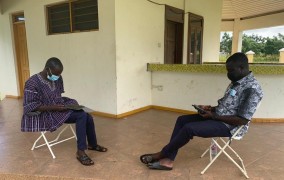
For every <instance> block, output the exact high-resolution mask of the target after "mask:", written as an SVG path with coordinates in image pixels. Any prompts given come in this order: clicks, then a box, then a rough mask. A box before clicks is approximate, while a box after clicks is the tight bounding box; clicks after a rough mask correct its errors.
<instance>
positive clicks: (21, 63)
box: [12, 13, 30, 97]
mask: <svg viewBox="0 0 284 180" xmlns="http://www.w3.org/2000/svg"><path fill="white" fill-rule="evenodd" d="M12 18H13V30H14V41H15V53H16V62H17V70H18V71H17V74H18V91H19V96H20V97H23V95H24V86H25V82H26V81H27V80H28V78H29V77H30V68H29V59H28V48H27V37H26V27H25V16H24V13H17V14H13V15H12Z"/></svg>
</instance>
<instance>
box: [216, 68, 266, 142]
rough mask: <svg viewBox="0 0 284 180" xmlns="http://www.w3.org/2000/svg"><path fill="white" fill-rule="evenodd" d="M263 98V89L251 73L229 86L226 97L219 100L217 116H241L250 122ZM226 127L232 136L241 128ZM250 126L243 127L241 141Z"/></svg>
mask: <svg viewBox="0 0 284 180" xmlns="http://www.w3.org/2000/svg"><path fill="white" fill-rule="evenodd" d="M262 97H263V92H262V89H261V87H260V85H259V83H258V82H257V80H256V79H255V77H254V76H253V73H252V72H250V73H249V74H248V75H247V76H246V77H244V78H242V79H240V80H239V81H237V82H234V83H231V84H230V85H229V86H228V88H227V90H226V92H225V95H224V97H223V98H221V99H219V100H218V106H217V107H216V109H215V110H216V114H217V115H219V116H225V115H233V116H239V117H241V118H245V119H247V120H248V121H250V120H251V119H252V116H253V114H254V113H255V111H256V109H257V107H258V104H259V103H260V101H261V99H262ZM225 125H226V126H227V127H228V128H229V129H231V134H232V135H233V134H234V133H235V132H236V130H237V129H238V128H239V126H237V127H236V126H233V125H229V124H226V123H225ZM248 125H249V123H248V124H247V125H245V126H244V127H243V129H242V130H241V131H240V132H239V133H238V135H237V138H239V139H240V138H241V137H242V136H243V135H244V134H245V133H246V132H247V130H248Z"/></svg>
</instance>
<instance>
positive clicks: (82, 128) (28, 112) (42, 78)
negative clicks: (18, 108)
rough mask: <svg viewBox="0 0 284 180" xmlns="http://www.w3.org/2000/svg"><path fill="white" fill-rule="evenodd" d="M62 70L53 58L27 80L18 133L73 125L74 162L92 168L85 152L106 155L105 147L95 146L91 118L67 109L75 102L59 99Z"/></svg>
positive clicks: (94, 133)
mask: <svg viewBox="0 0 284 180" xmlns="http://www.w3.org/2000/svg"><path fill="white" fill-rule="evenodd" d="M62 71H63V65H62V63H61V61H60V60H59V59H57V58H54V57H53V58H50V59H48V60H47V62H46V64H45V67H44V69H43V71H41V72H40V73H38V74H35V75H33V76H31V77H30V78H29V79H28V80H27V81H26V84H25V89H24V115H23V118H22V125H21V130H22V131H24V132H37V131H55V130H56V129H57V128H59V127H60V126H61V125H62V124H63V123H76V135H77V153H76V156H77V159H78V160H79V161H80V162H81V163H82V164H83V165H93V164H94V162H93V161H92V159H90V158H89V157H88V156H87V154H86V153H85V150H86V149H89V150H95V151H100V152H106V151H107V148H105V147H102V146H100V145H98V144H97V139H96V132H95V125H94V122H93V118H92V116H91V115H89V114H88V113H86V112H85V111H83V110H78V111H76V110H70V109H67V107H66V106H67V105H78V103H77V101H76V100H74V99H70V98H67V97H62V96H61V94H62V93H64V88H63V79H62V76H61V73H62ZM86 137H87V140H88V145H87V142H86Z"/></svg>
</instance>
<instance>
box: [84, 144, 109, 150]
mask: <svg viewBox="0 0 284 180" xmlns="http://www.w3.org/2000/svg"><path fill="white" fill-rule="evenodd" d="M88 150H93V151H99V152H107V148H105V147H103V146H100V145H97V146H96V147H88Z"/></svg>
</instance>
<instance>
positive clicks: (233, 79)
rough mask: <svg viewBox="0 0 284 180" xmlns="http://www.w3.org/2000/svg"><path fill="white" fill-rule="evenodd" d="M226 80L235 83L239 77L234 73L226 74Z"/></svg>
mask: <svg viewBox="0 0 284 180" xmlns="http://www.w3.org/2000/svg"><path fill="white" fill-rule="evenodd" d="M227 77H228V79H230V80H231V81H232V82H236V81H238V80H240V79H241V78H240V76H238V75H237V74H236V73H227Z"/></svg>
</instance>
